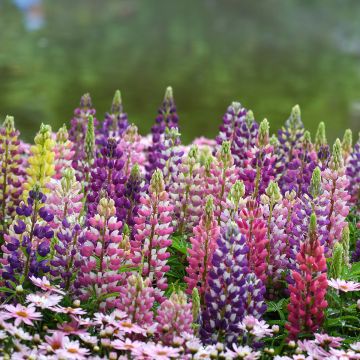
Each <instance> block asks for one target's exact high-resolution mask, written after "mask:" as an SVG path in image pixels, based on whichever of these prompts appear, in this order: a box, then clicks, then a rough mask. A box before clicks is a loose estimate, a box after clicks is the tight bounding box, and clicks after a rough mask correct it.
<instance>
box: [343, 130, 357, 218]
mask: <svg viewBox="0 0 360 360" xmlns="http://www.w3.org/2000/svg"><path fill="white" fill-rule="evenodd" d="M346 175H347V177H348V179H349V183H350V184H349V187H348V191H349V194H350V196H351V198H350V204H351V205H352V206H354V207H355V209H358V210H357V213H358V214H359V215H360V210H359V209H360V133H359V140H358V141H357V143H356V144H355V146H354V149H353V151H352V153H351V155H350V158H349V161H348V164H347V167H346Z"/></svg>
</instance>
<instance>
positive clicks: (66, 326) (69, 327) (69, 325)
mask: <svg viewBox="0 0 360 360" xmlns="http://www.w3.org/2000/svg"><path fill="white" fill-rule="evenodd" d="M56 331H60V332H62V333H63V334H67V335H80V334H87V332H86V330H84V329H80V327H79V323H78V322H77V321H75V320H74V319H73V320H72V321H71V322H65V323H62V324H59V325H58V328H57V330H49V332H53V333H54V332H56Z"/></svg>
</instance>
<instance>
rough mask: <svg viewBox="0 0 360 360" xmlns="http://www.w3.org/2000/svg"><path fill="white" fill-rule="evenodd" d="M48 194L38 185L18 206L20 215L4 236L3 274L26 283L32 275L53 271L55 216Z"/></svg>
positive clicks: (8, 278)
mask: <svg viewBox="0 0 360 360" xmlns="http://www.w3.org/2000/svg"><path fill="white" fill-rule="evenodd" d="M45 201H46V196H45V195H43V194H42V193H41V192H39V188H38V187H35V188H34V189H33V190H30V191H29V197H28V199H27V201H26V202H24V201H22V202H21V203H20V205H19V206H18V207H17V208H16V213H17V216H16V217H15V219H14V221H13V223H12V224H11V226H10V227H9V230H8V233H7V234H5V235H4V238H5V244H4V245H2V250H3V258H2V259H1V264H2V269H1V276H2V278H3V279H5V280H11V281H13V282H15V283H16V284H23V283H24V281H26V280H27V279H28V277H29V276H32V275H35V276H41V275H42V274H44V273H47V272H48V271H49V264H48V260H47V255H48V254H49V252H50V240H51V239H52V237H53V236H54V232H53V230H52V229H51V227H50V226H49V225H48V223H50V222H51V221H52V220H53V218H54V216H53V215H52V214H51V212H50V211H49V210H48V209H47V208H46V207H45V206H44V204H45Z"/></svg>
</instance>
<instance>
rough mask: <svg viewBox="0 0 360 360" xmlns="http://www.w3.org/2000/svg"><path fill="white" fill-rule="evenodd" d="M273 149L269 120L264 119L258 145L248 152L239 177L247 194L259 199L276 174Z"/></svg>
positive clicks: (260, 128)
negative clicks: (270, 142) (270, 139)
mask: <svg viewBox="0 0 360 360" xmlns="http://www.w3.org/2000/svg"><path fill="white" fill-rule="evenodd" d="M273 151H274V149H273V147H272V146H271V145H270V144H269V122H268V121H267V120H266V119H264V120H263V121H262V122H261V123H260V127H259V134H258V139H257V145H256V146H255V147H254V148H252V149H251V150H250V151H249V152H248V153H247V160H246V162H245V164H246V166H245V167H244V168H241V169H240V172H239V178H240V179H241V180H243V182H244V184H245V189H246V195H252V197H253V198H254V199H258V198H259V197H260V196H261V195H262V194H264V193H265V189H266V188H267V186H268V185H269V182H270V181H271V180H272V179H273V178H274V176H275V168H274V162H275V156H274V154H273Z"/></svg>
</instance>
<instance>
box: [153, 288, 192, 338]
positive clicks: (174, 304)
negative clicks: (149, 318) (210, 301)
mask: <svg viewBox="0 0 360 360" xmlns="http://www.w3.org/2000/svg"><path fill="white" fill-rule="evenodd" d="M155 319H156V322H157V327H156V337H158V338H159V340H160V341H162V342H163V343H164V344H166V345H173V344H174V340H175V339H176V338H177V337H180V336H181V335H182V334H184V333H187V334H192V333H193V330H192V328H191V325H192V323H193V316H192V306H191V303H189V302H188V301H187V298H186V295H185V294H184V293H183V292H182V291H179V292H178V293H176V292H173V293H172V294H171V296H170V298H169V299H166V300H165V301H163V302H162V303H161V305H160V307H159V308H158V310H157V315H156V318H155Z"/></svg>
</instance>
